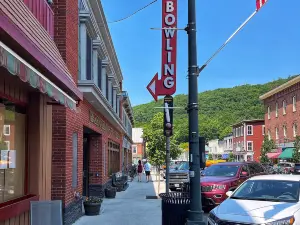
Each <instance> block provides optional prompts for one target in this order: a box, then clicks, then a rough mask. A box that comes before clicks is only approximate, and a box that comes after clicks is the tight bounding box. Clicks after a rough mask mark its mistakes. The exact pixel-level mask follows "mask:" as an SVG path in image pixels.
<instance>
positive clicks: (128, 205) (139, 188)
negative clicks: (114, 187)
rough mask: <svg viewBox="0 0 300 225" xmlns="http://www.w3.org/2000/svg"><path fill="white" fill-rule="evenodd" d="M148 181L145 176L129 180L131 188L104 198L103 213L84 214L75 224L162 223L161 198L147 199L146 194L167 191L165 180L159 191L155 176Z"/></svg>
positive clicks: (128, 224) (133, 224) (149, 224)
mask: <svg viewBox="0 0 300 225" xmlns="http://www.w3.org/2000/svg"><path fill="white" fill-rule="evenodd" d="M152 181H153V182H149V183H146V178H145V176H144V177H143V180H142V182H137V178H135V179H134V181H133V182H129V188H128V189H127V190H126V191H123V192H117V196H116V198H115V199H104V200H103V203H102V205H101V213H100V215H98V216H83V217H81V218H80V219H79V220H78V221H77V222H76V223H74V224H73V225H91V224H105V225H120V224H122V225H141V224H143V225H160V224H161V200H160V199H146V196H156V195H158V193H163V192H165V182H164V181H163V180H161V187H160V192H159V191H158V188H157V184H158V181H155V176H152Z"/></svg>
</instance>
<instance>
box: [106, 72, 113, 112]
mask: <svg viewBox="0 0 300 225" xmlns="http://www.w3.org/2000/svg"><path fill="white" fill-rule="evenodd" d="M113 78H114V77H113V76H111V75H110V76H108V87H107V88H108V98H107V100H108V102H109V103H110V105H111V106H113V104H112V99H113V98H112V87H113V85H112V82H113Z"/></svg>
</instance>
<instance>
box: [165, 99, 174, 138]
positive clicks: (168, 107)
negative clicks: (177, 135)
mask: <svg viewBox="0 0 300 225" xmlns="http://www.w3.org/2000/svg"><path fill="white" fill-rule="evenodd" d="M172 134H173V97H172V96H170V95H167V96H166V97H165V98H164V135H165V136H167V137H170V136H172Z"/></svg>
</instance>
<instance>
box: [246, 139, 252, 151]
mask: <svg viewBox="0 0 300 225" xmlns="http://www.w3.org/2000/svg"><path fill="white" fill-rule="evenodd" d="M249 144H251V150H249ZM253 149H254V148H253V141H247V152H248V151H251V152H253Z"/></svg>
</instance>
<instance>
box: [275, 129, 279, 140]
mask: <svg viewBox="0 0 300 225" xmlns="http://www.w3.org/2000/svg"><path fill="white" fill-rule="evenodd" d="M275 140H279V129H278V127H275Z"/></svg>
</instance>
